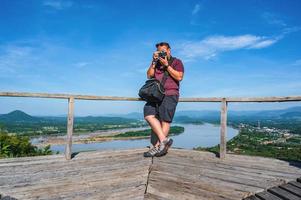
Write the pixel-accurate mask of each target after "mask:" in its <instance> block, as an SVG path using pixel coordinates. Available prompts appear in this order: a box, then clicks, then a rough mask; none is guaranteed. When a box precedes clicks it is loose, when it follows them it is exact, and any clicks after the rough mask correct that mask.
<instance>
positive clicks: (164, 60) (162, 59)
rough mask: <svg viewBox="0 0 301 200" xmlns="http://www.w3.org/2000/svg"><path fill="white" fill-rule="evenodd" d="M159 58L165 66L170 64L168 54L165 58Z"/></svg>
mask: <svg viewBox="0 0 301 200" xmlns="http://www.w3.org/2000/svg"><path fill="white" fill-rule="evenodd" d="M159 60H160V62H161V63H162V65H164V67H165V68H166V67H167V66H168V61H167V56H165V58H159Z"/></svg>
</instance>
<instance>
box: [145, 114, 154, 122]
mask: <svg viewBox="0 0 301 200" xmlns="http://www.w3.org/2000/svg"><path fill="white" fill-rule="evenodd" d="M155 117H156V116H155V115H146V116H144V119H145V120H146V121H149V120H152V119H154V118H155Z"/></svg>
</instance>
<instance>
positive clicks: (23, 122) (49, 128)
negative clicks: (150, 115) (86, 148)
mask: <svg viewBox="0 0 301 200" xmlns="http://www.w3.org/2000/svg"><path fill="white" fill-rule="evenodd" d="M146 125H147V124H146V122H144V121H141V120H138V119H128V118H122V117H102V116H99V117H94V116H87V117H75V118H74V129H73V130H74V135H79V134H82V133H90V132H94V131H99V130H112V129H120V128H136V127H143V126H146ZM66 129H67V117H33V116H30V115H28V114H26V113H24V112H22V111H20V110H15V111H12V112H10V113H8V114H3V115H0V131H1V130H2V132H6V133H15V134H18V135H22V136H29V137H34V136H45V135H52V136H58V135H66Z"/></svg>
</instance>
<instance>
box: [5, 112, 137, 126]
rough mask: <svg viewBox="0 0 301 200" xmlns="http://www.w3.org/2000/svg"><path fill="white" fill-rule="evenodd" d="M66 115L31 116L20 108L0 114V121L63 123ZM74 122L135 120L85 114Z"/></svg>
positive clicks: (126, 121)
mask: <svg viewBox="0 0 301 200" xmlns="http://www.w3.org/2000/svg"><path fill="white" fill-rule="evenodd" d="M66 120H67V116H65V117H62V116H43V117H42V116H39V117H37V116H31V115H28V114H27V113H25V112H23V111H21V110H15V111H12V112H10V113H7V114H0V122H3V123H20V122H24V123H41V122H42V123H58V122H60V123H65V122H66ZM74 121H75V122H81V123H104V124H120V123H131V122H136V121H137V119H135V118H126V117H109V116H85V117H76V116H75V117H74Z"/></svg>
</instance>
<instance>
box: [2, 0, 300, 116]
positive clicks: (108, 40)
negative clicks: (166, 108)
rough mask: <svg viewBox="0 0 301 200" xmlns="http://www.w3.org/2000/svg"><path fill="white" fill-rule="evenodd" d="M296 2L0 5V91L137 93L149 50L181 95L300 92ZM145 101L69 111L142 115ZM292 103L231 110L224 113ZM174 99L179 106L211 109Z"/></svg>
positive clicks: (43, 110) (15, 102) (36, 108)
mask: <svg viewBox="0 0 301 200" xmlns="http://www.w3.org/2000/svg"><path fill="white" fill-rule="evenodd" d="M300 7H301V2H300V1H298V0H295V1H293V0H290V1H284V0H282V1H280V0H273V1H272V0H271V1H260V0H256V1H255V0H250V1H238V0H237V1H217V0H216V1H214V0H211V1H209V0H208V1H207V0H203V1H192V0H191V1H168V0H167V1H138V0H135V1H134V0H129V1H121V0H119V1H117V0H115V1H114V0H113V1H89V0H82V1H79V0H78V1H76V0H66V1H62V0H41V1H30V0H26V1H10V0H2V1H1V2H0V26H1V29H0V91H16V92H49V93H73V94H91V95H108V96H130V97H137V93H138V90H139V88H140V87H141V86H142V85H143V84H144V82H145V80H146V70H147V68H148V66H149V63H150V61H151V55H152V51H154V50H155V49H154V44H155V43H156V42H160V41H168V42H169V43H170V45H171V48H172V54H173V55H174V56H176V57H178V58H180V59H182V61H183V63H184V67H185V74H184V79H183V80H182V82H181V88H180V90H181V91H180V94H181V97H223V96H237V97H238V96H242V97H243V96H287V95H301V91H300V88H301V53H300V52H301V45H300V44H301V42H300V41H301V16H300V15H301V14H300V12H299V9H300ZM66 102H67V101H66V100H52V99H29V98H7V97H1V98H0V113H7V112H10V111H12V110H15V109H21V110H24V111H26V112H28V113H30V114H34V115H48V114H49V115H56V114H64V113H65V112H66V110H67V104H66ZM143 105H144V102H107V101H102V102H99V101H76V104H75V114H76V115H89V114H91V115H98V114H103V113H127V112H142V109H143ZM295 105H300V103H248V104H232V105H230V109H233V110H241V109H244V110H245V109H249V110H254V109H257V110H260V109H272V108H284V107H288V106H295ZM219 107H220V104H215V103H198V104H196V103H180V104H179V105H178V108H177V109H178V110H187V109H195V110H201V109H219Z"/></svg>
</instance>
